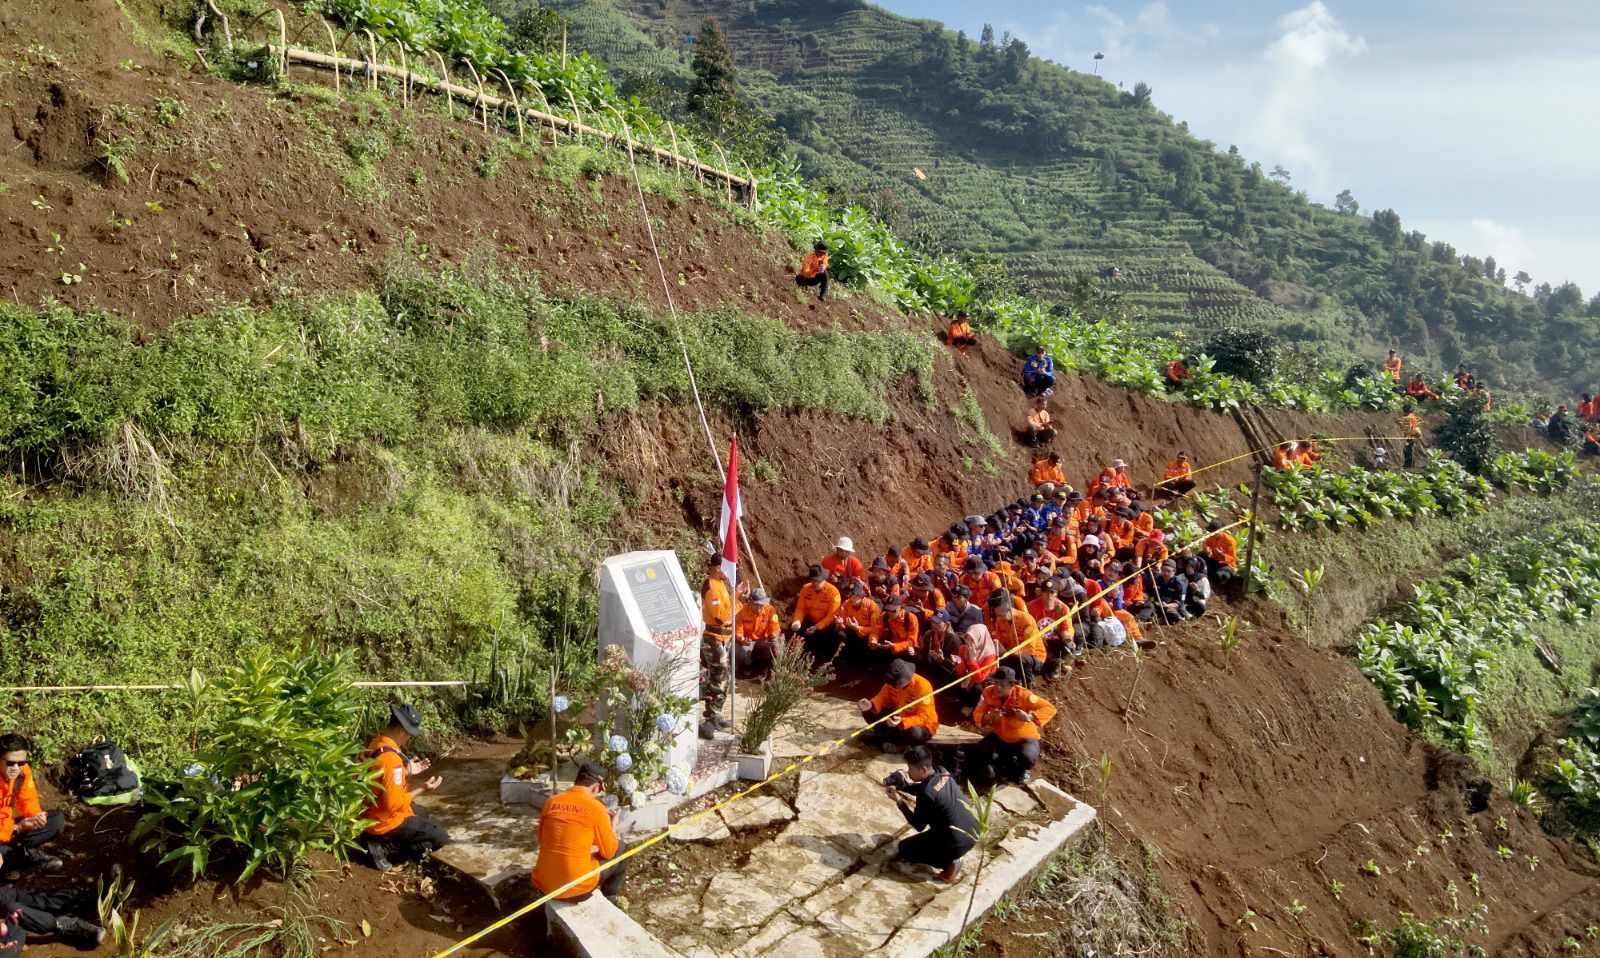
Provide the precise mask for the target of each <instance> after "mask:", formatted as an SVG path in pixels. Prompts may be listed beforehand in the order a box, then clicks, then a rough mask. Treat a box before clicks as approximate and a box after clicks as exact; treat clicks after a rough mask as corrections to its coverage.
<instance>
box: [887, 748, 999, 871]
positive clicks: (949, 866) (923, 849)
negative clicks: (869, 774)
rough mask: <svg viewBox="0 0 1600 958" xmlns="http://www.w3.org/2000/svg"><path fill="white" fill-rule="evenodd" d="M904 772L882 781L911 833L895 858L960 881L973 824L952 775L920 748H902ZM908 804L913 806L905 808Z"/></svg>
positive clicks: (974, 832) (975, 824) (975, 831)
mask: <svg viewBox="0 0 1600 958" xmlns="http://www.w3.org/2000/svg"><path fill="white" fill-rule="evenodd" d="M905 758H906V770H905V771H904V772H895V773H893V774H892V775H890V776H889V777H887V778H885V779H884V780H883V785H884V790H885V791H886V792H887V793H888V795H889V798H890V800H891V801H893V802H894V803H895V804H896V805H898V806H899V807H900V812H901V814H903V815H905V817H906V821H908V822H910V823H911V827H912V828H915V829H917V834H915V835H911V836H909V837H907V838H903V839H901V840H900V850H899V851H898V852H897V853H896V857H897V858H899V859H900V860H901V861H905V862H910V863H912V864H915V865H931V866H932V867H933V868H935V869H937V870H938V872H939V878H940V879H942V880H943V881H945V882H946V883H949V884H954V883H955V882H956V881H957V880H958V879H959V878H960V877H961V857H962V856H963V855H965V854H966V853H967V852H969V851H971V850H972V847H973V846H974V845H976V844H977V841H978V839H977V836H978V819H977V817H976V816H974V815H973V813H972V807H971V806H970V805H968V804H967V802H966V799H964V798H963V797H962V795H961V786H959V785H957V784H956V779H955V776H954V775H951V774H950V773H949V772H947V771H945V770H944V769H943V768H940V767H938V766H936V765H934V764H933V753H932V752H931V751H929V749H928V747H927V746H925V745H914V746H912V747H911V748H908V749H906V755H905ZM907 799H912V800H914V801H915V805H914V806H913V805H907V804H906V800H907Z"/></svg>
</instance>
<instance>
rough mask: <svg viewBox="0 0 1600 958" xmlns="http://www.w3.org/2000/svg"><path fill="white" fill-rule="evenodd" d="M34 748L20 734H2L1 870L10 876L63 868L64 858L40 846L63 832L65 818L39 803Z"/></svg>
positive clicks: (0, 745)
mask: <svg viewBox="0 0 1600 958" xmlns="http://www.w3.org/2000/svg"><path fill="white" fill-rule="evenodd" d="M31 748H32V743H30V742H29V741H28V740H27V739H26V738H24V737H23V736H21V735H18V734H16V733H10V734H7V735H0V872H3V873H6V874H8V875H10V874H14V873H21V872H26V871H37V872H57V871H60V870H61V859H59V858H57V857H56V856H54V855H50V854H47V853H45V852H44V851H41V849H42V848H43V847H44V845H45V844H47V843H48V842H52V841H54V840H55V837H56V836H57V835H59V834H61V826H62V824H63V823H64V821H65V819H63V818H62V815H61V813H60V812H59V811H56V810H54V809H52V810H50V811H48V812H47V811H45V809H44V806H43V805H41V804H39V790H38V788H37V787H35V785H34V781H33V766H32V765H31V764H30V763H29V762H28V752H29V751H30V750H31ZM7 880H8V881H15V880H16V879H15V878H14V877H12V878H8V879H7Z"/></svg>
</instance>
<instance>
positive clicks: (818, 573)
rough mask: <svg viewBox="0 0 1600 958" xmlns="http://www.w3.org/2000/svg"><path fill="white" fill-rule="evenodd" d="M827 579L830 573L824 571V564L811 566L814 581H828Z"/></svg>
mask: <svg viewBox="0 0 1600 958" xmlns="http://www.w3.org/2000/svg"><path fill="white" fill-rule="evenodd" d="M827 580H828V573H827V572H825V571H823V568H822V566H819V565H814V566H812V567H811V581H812V582H826V581H827Z"/></svg>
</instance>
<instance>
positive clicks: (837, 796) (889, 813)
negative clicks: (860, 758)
mask: <svg viewBox="0 0 1600 958" xmlns="http://www.w3.org/2000/svg"><path fill="white" fill-rule="evenodd" d="M881 778H882V776H879V779H880V781H881ZM794 806H795V809H796V810H797V811H798V812H799V813H800V819H799V821H800V823H801V824H805V825H815V826H816V827H817V829H818V830H819V831H820V832H821V833H822V834H824V835H826V837H827V838H828V839H829V840H830V841H832V842H833V843H835V844H837V845H839V846H840V847H841V848H843V849H845V850H846V851H849V852H850V853H852V855H853V856H857V857H859V856H861V855H865V854H867V853H868V852H871V851H872V850H873V849H875V848H880V847H882V846H883V845H885V844H887V843H888V842H890V841H893V840H894V838H895V836H897V835H898V834H899V833H900V832H901V831H903V830H904V829H905V828H906V827H907V826H906V820H905V816H903V815H901V814H900V810H899V809H898V808H896V807H895V805H894V803H893V802H891V801H889V800H888V798H886V797H885V796H884V794H883V787H882V786H881V785H880V784H878V783H877V782H874V781H872V780H870V779H869V778H868V777H867V776H866V775H864V774H861V772H860V770H859V767H858V770H857V771H855V772H846V773H845V774H833V773H821V774H813V775H810V776H807V777H806V778H803V779H801V781H800V789H799V793H798V795H797V796H796V798H795V803H794Z"/></svg>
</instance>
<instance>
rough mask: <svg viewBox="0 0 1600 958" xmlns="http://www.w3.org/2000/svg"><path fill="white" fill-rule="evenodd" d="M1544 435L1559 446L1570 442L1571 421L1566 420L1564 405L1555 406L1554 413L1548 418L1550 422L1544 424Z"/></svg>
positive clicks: (1565, 407)
mask: <svg viewBox="0 0 1600 958" xmlns="http://www.w3.org/2000/svg"><path fill="white" fill-rule="evenodd" d="M1544 434H1545V435H1546V436H1548V437H1549V438H1550V441H1551V442H1553V443H1555V444H1556V445H1559V446H1565V445H1566V444H1567V443H1568V442H1571V441H1572V420H1570V419H1568V418H1567V406H1566V404H1565V403H1562V404H1561V405H1559V406H1557V407H1556V411H1555V413H1554V414H1552V415H1551V416H1550V421H1549V422H1547V423H1545V425H1544Z"/></svg>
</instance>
